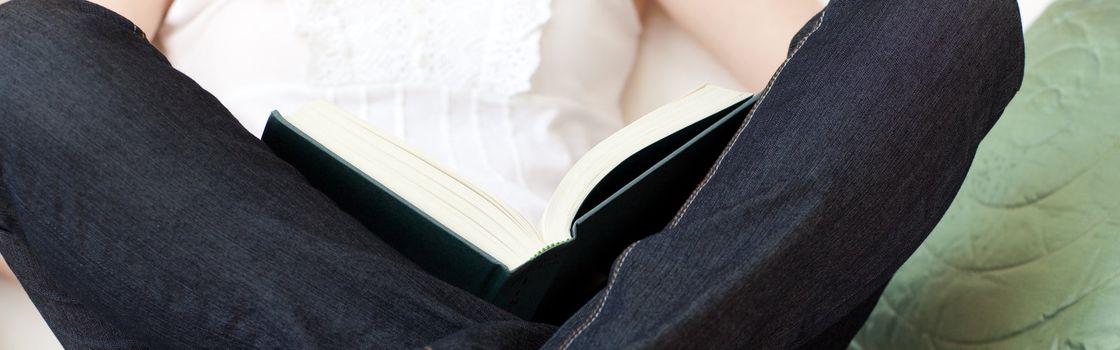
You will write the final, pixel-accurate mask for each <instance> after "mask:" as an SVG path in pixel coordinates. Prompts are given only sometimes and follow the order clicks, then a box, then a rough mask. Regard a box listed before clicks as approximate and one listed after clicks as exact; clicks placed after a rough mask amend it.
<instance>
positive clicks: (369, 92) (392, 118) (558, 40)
mask: <svg viewBox="0 0 1120 350" xmlns="http://www.w3.org/2000/svg"><path fill="white" fill-rule="evenodd" d="M639 32H640V22H639V20H638V17H637V14H636V13H635V11H634V8H633V5H632V0H552V1H550V0H470V1H467V0H176V1H175V3H174V5H173V6H172V8H171V10H170V12H169V13H168V16H167V19H166V21H165V23H164V26H163V28H161V31H160V36H159V40H158V41H159V42H160V45H161V49H162V50H163V51H164V52H165V54H166V55H167V56H168V58H169V59H170V60H171V63H172V64H173V65H175V66H176V67H177V68H179V69H180V70H181V71H183V72H184V73H186V74H187V75H189V76H191V77H192V78H194V79H195V80H196V81H198V82H199V84H200V85H202V86H203V87H204V88H206V89H207V90H209V91H210V92H212V93H213V94H214V95H215V96H217V97H218V99H219V100H221V101H222V102H223V103H224V104H225V105H226V106H227V107H228V108H229V109H230V111H232V112H233V114H234V115H235V116H237V118H238V119H240V121H241V122H242V124H244V125H245V127H246V128H248V129H249V130H250V131H252V132H254V133H256V134H258V135H259V134H260V133H261V132H262V130H263V128H264V123H265V121H266V120H267V117H268V115H269V112H271V111H272V110H274V109H278V110H280V111H281V113H283V112H284V111H291V110H293V109H294V108H298V107H299V106H301V105H303V104H305V103H307V102H310V101H312V100H316V99H326V100H329V101H332V102H334V103H335V104H337V105H339V106H341V107H342V108H344V109H347V110H349V111H351V112H353V113H354V114H356V115H359V116H361V117H363V118H365V119H366V120H368V121H369V122H371V123H373V124H375V125H377V126H378V127H380V128H382V129H384V130H387V131H390V132H392V133H394V134H396V135H397V136H399V137H401V138H403V139H405V140H406V141H408V142H409V143H411V144H412V145H415V146H417V147H418V148H420V149H422V150H424V151H426V152H427V153H428V154H429V155H431V156H433V157H435V158H436V159H438V160H439V161H441V162H444V163H445V164H446V165H448V166H449V167H451V168H453V169H455V170H456V171H457V172H459V173H461V174H464V175H466V176H467V177H468V178H469V179H471V180H472V181H474V182H475V183H477V184H478V185H480V186H482V187H483V188H485V189H487V190H489V191H492V193H494V194H496V195H497V196H498V197H499V198H502V199H503V200H505V201H508V202H509V203H510V204H512V205H514V206H515V207H516V208H518V209H519V210H520V211H521V212H522V213H524V214H525V215H526V216H527V218H529V219H530V220H535V219H537V218H539V216H540V213H541V212H542V211H543V209H544V206H545V205H546V202H547V200H548V198H550V197H551V195H552V191H553V190H554V188H555V186H556V184H557V183H558V182H559V180H560V177H561V176H563V174H564V172H565V171H566V170H567V169H568V168H569V167H570V166H571V164H572V163H573V162H574V161H575V160H576V159H578V158H579V157H580V156H581V155H582V154H583V153H584V152H585V151H587V150H588V149H589V148H590V147H591V146H593V145H594V144H595V143H596V142H598V141H599V140H601V139H602V138H604V137H606V136H607V135H609V134H610V133H612V132H613V131H615V130H617V129H618V128H620V127H621V126H622V117H621V112H620V107H619V104H620V103H619V100H620V95H621V93H622V90H623V87H624V84H625V82H626V80H627V77H628V75H629V73H630V70H631V67H632V65H633V62H634V59H635V55H636V51H637V45H638V35H639Z"/></svg>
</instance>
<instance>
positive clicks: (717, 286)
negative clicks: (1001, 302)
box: [0, 0, 1023, 349]
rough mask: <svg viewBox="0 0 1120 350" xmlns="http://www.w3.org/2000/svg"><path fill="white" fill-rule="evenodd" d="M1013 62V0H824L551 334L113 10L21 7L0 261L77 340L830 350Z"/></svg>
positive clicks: (930, 219) (1008, 81) (848, 330)
mask: <svg viewBox="0 0 1120 350" xmlns="http://www.w3.org/2000/svg"><path fill="white" fill-rule="evenodd" d="M727 40H736V39H735V36H734V35H733V34H730V33H729V34H728V36H727ZM261 55H262V56H261V57H262V59H264V58H263V57H266V56H267V53H261ZM1022 65H1023V48H1022V33H1021V29H1020V22H1019V17H1018V11H1017V8H1016V3H1015V1H1013V0H970V1H963V0H962V1H924V0H895V1H870V0H833V1H832V3H831V4H830V5H829V6H828V8H827V9H826V10H825V11H824V12H822V13H821V14H820V15H818V16H817V17H816V18H814V19H813V20H812V21H811V22H810V23H808V24H807V25H806V27H805V29H804V30H803V31H802V32H801V33H799V35H798V36H797V38H796V39H795V40H794V42H793V45H792V47H791V50H790V59H789V60H788V61H787V62H786V63H785V64H784V65H783V66H782V68H781V69H780V70H779V71H778V73H777V74H776V75H775V76H774V79H773V80H772V81H771V84H770V86H769V87H768V88H767V89H766V90H765V91H764V92H763V97H762V99H761V102H759V103H758V105H757V107H756V108H755V109H754V110H753V111H752V112H751V116H750V118H749V119H748V121H747V122H746V123H745V124H744V125H743V127H742V129H741V131H740V133H739V135H737V136H736V139H735V141H733V142H732V143H731V144H730V145H728V147H727V150H726V151H725V153H724V154H723V155H722V157H721V158H720V161H719V163H718V164H717V166H716V167H715V168H714V169H712V172H711V174H710V176H709V177H708V179H706V180H705V181H704V183H703V184H702V185H701V186H700V187H699V188H698V189H697V191H696V193H695V195H694V196H693V198H692V199H691V200H690V201H689V203H688V204H687V205H686V206H685V207H684V208H683V209H682V214H681V216H680V217H679V218H678V220H676V221H675V222H674V223H673V224H672V225H671V226H670V227H668V228H666V229H665V230H664V231H663V232H661V233H658V234H656V235H654V236H651V237H649V238H647V239H645V240H642V241H640V242H638V243H636V244H634V245H632V246H630V247H629V248H628V249H627V250H626V251H625V253H623V254H622V255H621V256H620V257H619V258H618V259H617V260H616V262H615V265H614V267H613V270H612V271H613V274H612V275H611V278H610V281H609V284H608V286H607V287H606V288H605V289H604V290H602V291H601V292H600V293H599V295H598V296H597V297H595V298H594V299H593V300H591V301H589V302H588V303H587V304H586V305H585V306H584V308H583V309H582V310H581V311H580V312H579V313H578V314H576V315H575V316H573V317H572V318H571V319H570V320H569V321H568V322H567V323H566V324H564V325H562V326H560V327H559V328H557V327H554V326H550V325H544V324H535V323H530V322H525V321H523V320H519V319H517V318H515V317H514V316H512V315H510V314H508V313H506V312H504V311H502V310H499V309H497V308H495V307H493V306H491V305H489V304H487V303H485V302H483V301H482V300H479V299H477V298H475V297H473V296H472V295H470V294H468V293H465V292H463V291H461V290H458V289H456V288H454V287H451V286H449V285H447V284H445V283H443V282H441V281H439V280H437V279H435V278H432V277H431V276H429V275H426V274H425V273H424V272H422V271H420V270H418V269H417V268H416V267H415V266H414V265H412V264H411V263H409V262H408V261H406V260H405V259H403V258H401V256H400V255H398V254H397V253H396V252H394V251H393V250H392V249H390V248H388V247H387V246H386V245H385V244H384V243H382V242H381V241H379V240H378V239H377V238H376V237H377V235H375V234H373V233H371V232H369V231H368V230H367V229H365V228H364V227H362V226H361V225H359V224H358V223H357V222H356V221H355V220H353V219H351V218H350V217H348V216H347V215H345V214H344V213H343V212H341V211H340V210H339V209H338V208H336V207H335V206H334V205H333V204H332V203H331V201H330V200H328V199H327V198H325V197H324V196H323V195H322V194H320V193H319V192H317V191H315V189H313V188H311V187H310V186H308V184H307V183H306V182H305V181H304V179H303V178H301V177H300V175H299V174H298V173H297V172H295V171H294V170H293V169H292V168H291V167H289V166H288V165H286V164H285V163H284V162H282V161H280V160H278V159H277V158H276V157H274V156H273V155H272V153H271V152H270V151H269V150H268V148H266V147H265V146H264V145H262V144H261V142H260V141H259V140H257V139H256V138H254V137H253V136H251V135H250V134H249V133H248V132H246V131H245V130H244V129H242V127H241V126H240V125H239V124H238V123H237V121H236V120H235V119H234V118H233V117H232V116H231V115H230V113H229V112H228V111H227V110H226V109H225V108H224V107H223V106H222V105H221V104H220V103H219V102H218V101H217V100H216V99H215V98H214V97H213V96H211V95H210V94H209V93H207V92H206V91H205V90H203V89H201V88H200V87H199V86H198V85H197V84H195V83H194V82H193V81H192V80H191V79H190V78H188V77H186V76H184V75H183V74H181V73H179V72H178V71H176V70H175V69H174V68H172V67H171V66H170V65H169V64H168V62H167V61H166V59H165V58H164V57H163V56H162V55H160V53H159V52H158V51H157V50H156V49H155V48H153V47H152V46H151V45H149V44H148V43H147V42H146V41H145V40H144V38H143V37H142V35H139V34H138V31H137V30H136V29H135V27H134V26H133V25H132V24H131V23H129V22H128V21H127V20H125V19H124V18H122V17H119V16H117V15H115V14H113V13H111V12H108V11H107V10H104V9H102V8H100V7H97V6H95V5H92V4H90V3H85V2H80V1H76V0H15V1H13V2H10V3H8V4H5V5H2V6H0V253H2V254H3V256H4V257H6V258H7V259H8V260H9V261H10V262H11V264H12V265H13V267H14V269H15V271H16V272H17V274H18V275H19V278H20V280H21V281H22V282H23V284H24V286H25V287H26V289H27V290H28V292H29V293H30V294H31V297H32V298H33V300H34V301H35V303H36V305H38V307H39V308H40V310H41V311H42V313H43V314H44V315H45V316H46V318H47V320H48V322H49V324H50V325H51V326H52V328H53V329H54V330H55V332H56V333H57V334H58V336H59V338H60V339H61V341H62V343H63V344H65V345H66V346H67V347H70V348H76V349H77V348H250V347H252V348H367V347H368V348H382V347H388V348H399V347H421V346H431V347H433V348H463V347H480V348H528V347H537V346H542V345H543V346H545V347H548V348H568V347H571V348H639V347H643V348H678V347H690V348H692V347H696V348H701V347H702V348H706V347H717V346H718V347H731V348H743V347H751V348H761V349H772V348H799V347H800V348H842V347H844V346H845V345H846V344H847V342H848V340H849V339H850V338H851V336H852V334H853V333H854V332H855V330H856V329H857V328H858V327H859V326H860V325H861V324H862V322H863V319H864V318H865V317H866V313H867V312H868V311H869V310H870V307H871V306H872V305H873V304H874V301H875V300H876V298H877V297H878V293H879V292H880V290H881V288H882V286H883V285H884V284H885V283H886V282H887V280H888V279H889V278H890V276H891V274H892V273H893V272H894V271H895V270H896V269H897V268H898V267H899V265H900V264H901V263H902V262H903V261H904V260H905V259H906V258H907V257H908V256H909V255H910V254H911V252H912V251H913V250H914V249H915V248H916V247H917V246H918V244H920V243H921V242H922V240H923V239H924V238H925V236H926V235H927V234H928V233H929V232H930V230H931V229H932V228H933V226H934V224H935V223H936V222H937V221H938V219H939V218H940V217H941V215H942V214H943V212H944V211H945V209H946V207H947V206H948V204H949V202H950V200H951V199H952V198H953V197H954V195H955V194H956V192H957V189H958V187H959V185H960V184H961V181H962V179H963V177H964V175H965V171H966V170H967V169H968V167H969V164H970V162H971V160H972V157H973V152H974V151H975V149H976V146H977V144H978V143H979V142H980V140H981V139H982V138H983V137H984V135H985V133H986V132H987V131H988V129H989V128H990V127H991V126H992V124H993V123H995V121H996V119H997V118H998V117H999V115H1000V113H1001V112H1002V111H1003V108H1004V106H1005V105H1006V104H1007V102H1008V101H1009V100H1010V98H1011V96H1012V95H1013V94H1014V93H1015V91H1016V90H1017V89H1018V87H1019V83H1020V81H1021V75H1022ZM682 186H684V184H682Z"/></svg>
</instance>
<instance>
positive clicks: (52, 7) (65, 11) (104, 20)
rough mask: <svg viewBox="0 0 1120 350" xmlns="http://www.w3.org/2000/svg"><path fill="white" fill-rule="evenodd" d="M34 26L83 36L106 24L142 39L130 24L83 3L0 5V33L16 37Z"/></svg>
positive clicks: (51, 0) (41, 0) (47, 0)
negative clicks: (84, 33) (74, 31)
mask: <svg viewBox="0 0 1120 350" xmlns="http://www.w3.org/2000/svg"><path fill="white" fill-rule="evenodd" d="M36 25H48V26H50V27H51V28H52V29H54V30H55V31H59V32H63V31H72V30H77V31H79V32H83V31H84V32H86V33H93V32H96V31H98V30H104V29H106V27H104V26H105V25H108V26H109V28H112V27H115V28H117V29H124V30H127V31H130V32H132V33H133V35H135V36H138V37H140V38H143V37H144V33H143V32H142V31H141V30H140V27H138V26H136V25H135V24H133V23H132V21H130V20H128V19H127V18H124V17H123V16H121V15H118V14H117V13H116V12H113V11H111V10H109V9H106V8H104V7H101V6H100V5H97V4H94V3H92V2H89V1H85V0H12V1H9V2H7V3H4V4H0V33H8V34H18V33H20V31H26V30H28V29H31V28H33V27H35V26H36ZM68 29H69V30H68ZM79 34H80V33H79Z"/></svg>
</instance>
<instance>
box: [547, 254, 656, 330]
mask: <svg viewBox="0 0 1120 350" xmlns="http://www.w3.org/2000/svg"><path fill="white" fill-rule="evenodd" d="M641 242H642V241H637V242H634V244H631V245H630V246H629V247H627V248H626V251H624V252H622V257H621V258H619V260H618V265H615V267H614V271H613V272H611V281H610V283H607V291H606V292H604V294H603V299H600V300H599V304H598V305H596V306H595V312H593V313H591V316H590V317H588V318H587V320H584V322H583V323H582V324H580V326H579V327H576V330H575V331H574V332H572V334H571V335H569V336H568V338H567V339H565V340H564V343H563V344H561V345H560V349H567V348H568V346H571V345H572V343H573V342H575V340H576V338H577V337H579V335H580V334H583V331H584V330H586V329H587V327H589V326H591V323H593V322H595V320H596V319H598V318H599V314H600V313H601V312H602V311H603V307H604V306H606V304H607V298H608V297H610V296H611V288H612V287H614V282H615V281H617V280H618V271H619V270H621V269H622V264H624V263H626V257H628V256H630V252H631V251H633V250H634V247H637V246H638V243H641Z"/></svg>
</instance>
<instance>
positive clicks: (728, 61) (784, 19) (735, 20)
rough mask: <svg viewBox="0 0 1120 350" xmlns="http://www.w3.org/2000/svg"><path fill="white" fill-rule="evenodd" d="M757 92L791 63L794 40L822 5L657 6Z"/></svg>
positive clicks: (752, 0) (705, 0)
mask: <svg viewBox="0 0 1120 350" xmlns="http://www.w3.org/2000/svg"><path fill="white" fill-rule="evenodd" d="M656 1H660V3H661V6H662V7H664V8H665V11H666V12H667V13H668V14H669V15H670V16H671V17H673V19H674V20H676V21H677V23H679V24H680V25H681V27H683V28H684V29H685V30H686V31H688V32H689V33H691V34H692V35H693V36H694V37H695V38H696V39H697V40H699V41H700V43H701V44H702V45H704V46H705V47H706V48H708V50H709V51H711V52H712V53H713V54H714V55H715V57H716V59H718V60H719V61H720V62H721V63H723V65H724V66H725V67H727V69H728V70H730V71H731V74H733V75H734V76H735V79H736V80H738V81H739V82H740V83H742V84H743V86H744V87H746V88H747V89H750V90H752V91H760V90H761V89H762V88H764V87H765V86H766V83H767V81H768V80H769V79H770V76H771V75H773V74H774V71H775V70H777V69H778V66H779V65H781V64H782V62H783V61H785V57H786V52H787V51H788V49H789V44H790V40H791V39H792V38H793V35H794V34H796V33H797V31H798V30H799V29H801V27H802V26H804V25H805V22H806V21H808V20H809V19H810V18H812V17H813V15H815V14H816V13H817V12H819V11H820V10H821V8H823V5H822V4H821V2H820V1H819V0H656Z"/></svg>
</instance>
